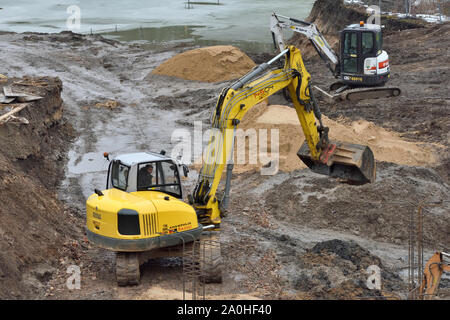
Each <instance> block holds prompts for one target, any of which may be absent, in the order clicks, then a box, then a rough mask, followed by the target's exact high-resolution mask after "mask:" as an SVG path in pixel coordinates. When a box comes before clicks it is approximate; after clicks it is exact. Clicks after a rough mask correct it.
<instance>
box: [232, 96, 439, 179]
mask: <svg viewBox="0 0 450 320" xmlns="http://www.w3.org/2000/svg"><path fill="white" fill-rule="evenodd" d="M323 122H324V125H325V126H328V127H329V128H330V133H329V135H330V139H331V140H339V141H343V142H351V143H357V144H362V145H368V146H369V147H370V148H371V149H372V151H373V152H374V155H375V159H376V160H377V161H388V162H393V163H398V164H404V165H409V166H426V165H428V164H434V163H436V162H437V161H438V159H436V156H435V152H432V150H433V149H435V148H441V147H442V146H439V145H437V144H423V143H417V142H411V141H406V140H404V139H403V138H402V137H401V136H400V134H398V133H396V132H391V131H388V130H386V129H384V128H381V127H378V126H376V125H375V124H373V123H372V122H368V121H365V120H359V121H355V122H350V121H348V120H346V119H344V118H342V119H339V120H337V121H334V120H331V119H329V118H327V117H325V116H323ZM239 128H240V129H243V130H248V129H256V134H257V135H258V141H259V132H260V131H259V129H269V130H268V131H267V140H268V148H267V152H268V153H269V155H270V152H271V149H270V144H271V142H270V136H271V134H270V130H271V129H278V130H279V159H280V165H279V169H280V170H283V171H292V170H296V169H302V168H306V166H305V165H304V164H303V163H302V162H301V161H300V159H299V158H298V157H297V151H298V149H299V148H300V146H301V145H302V143H303V141H304V140H305V137H304V135H303V132H302V129H301V126H300V123H299V121H298V118H297V113H296V112H295V109H293V108H290V107H288V106H282V105H271V106H268V105H267V104H265V105H264V104H263V105H260V106H259V107H254V108H253V109H251V110H250V111H249V112H248V113H247V114H246V115H245V117H244V118H243V120H242V122H241V125H240V126H239ZM245 139H246V146H245V150H246V155H245V156H246V159H249V157H248V150H249V147H248V140H250V139H248V138H245ZM258 148H259V142H258ZM258 152H259V151H258ZM236 159H237V158H236V152H235V161H236ZM246 162H247V163H248V161H246ZM235 163H236V164H235V172H237V173H239V172H243V171H248V170H252V169H258V168H260V167H261V166H262V165H264V164H265V163H262V162H260V161H259V159H258V163H257V164H243V165H242V164H238V163H237V162H235Z"/></svg>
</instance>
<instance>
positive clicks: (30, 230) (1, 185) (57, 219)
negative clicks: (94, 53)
mask: <svg viewBox="0 0 450 320" xmlns="http://www.w3.org/2000/svg"><path fill="white" fill-rule="evenodd" d="M17 80H19V79H9V80H8V82H7V83H6V84H5V85H12V86H13V89H14V91H15V92H17V91H21V92H26V93H29V94H36V95H39V96H41V97H43V99H42V100H38V101H35V102H33V103H32V104H31V105H30V106H28V107H27V108H25V109H23V110H21V111H20V112H19V113H18V114H16V115H18V116H20V117H23V118H25V119H27V120H28V124H24V123H21V122H15V121H8V122H6V123H3V124H0V150H2V152H1V153H0V203H1V204H2V205H1V209H0V213H1V214H0V297H1V298H3V299H11V298H30V297H34V298H36V297H39V295H40V294H41V293H42V290H43V289H44V287H45V284H46V282H47V281H48V280H49V278H50V277H51V276H52V274H53V273H54V272H55V265H56V264H57V263H58V260H57V257H58V252H59V250H60V249H61V248H62V247H63V244H64V242H65V240H66V237H69V235H70V234H72V232H71V230H72V229H71V227H70V226H71V225H72V223H73V220H72V218H71V216H70V215H69V213H68V210H67V209H66V208H65V207H64V205H63V204H62V203H61V202H59V201H58V199H57V197H56V196H55V186H56V184H57V181H58V180H59V179H60V177H61V175H62V174H63V170H64V167H63V166H62V165H61V164H62V162H61V161H63V160H64V150H65V148H66V145H67V143H66V142H67V140H68V139H69V137H70V136H69V135H70V132H71V127H70V126H68V125H65V124H64V121H63V120H62V100H61V96H60V93H61V90H62V84H61V81H60V80H59V79H57V78H40V79H38V80H39V82H40V83H42V85H41V86H39V87H32V86H23V85H20V86H19V85H14V84H13V82H15V81H17ZM21 80H30V79H21ZM2 90H3V88H2V86H0V91H2ZM3 107H4V108H9V106H8V105H6V106H3Z"/></svg>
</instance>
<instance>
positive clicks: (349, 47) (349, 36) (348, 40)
mask: <svg viewBox="0 0 450 320" xmlns="http://www.w3.org/2000/svg"><path fill="white" fill-rule="evenodd" d="M357 52H358V38H357V34H356V33H355V32H346V33H345V34H344V53H345V54H357Z"/></svg>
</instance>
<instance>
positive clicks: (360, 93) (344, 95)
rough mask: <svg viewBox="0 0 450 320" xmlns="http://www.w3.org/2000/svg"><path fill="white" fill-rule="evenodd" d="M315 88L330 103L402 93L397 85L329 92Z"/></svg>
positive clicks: (387, 96)
mask: <svg viewBox="0 0 450 320" xmlns="http://www.w3.org/2000/svg"><path fill="white" fill-rule="evenodd" d="M314 88H315V89H316V90H318V91H319V92H320V93H321V94H322V96H324V97H325V99H327V100H328V102H330V103H333V102H339V101H359V100H366V99H379V98H392V97H398V96H399V95H400V94H401V90H400V88H397V87H363V88H356V89H347V90H345V89H344V90H342V89H338V90H336V91H334V92H333V93H328V92H326V91H324V90H323V89H321V88H319V87H317V86H314Z"/></svg>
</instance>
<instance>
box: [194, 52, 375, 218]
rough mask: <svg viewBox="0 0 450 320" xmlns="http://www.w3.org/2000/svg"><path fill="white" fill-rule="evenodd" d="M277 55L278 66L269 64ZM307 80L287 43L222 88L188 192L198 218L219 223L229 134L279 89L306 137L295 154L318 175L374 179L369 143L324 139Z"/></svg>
mask: <svg viewBox="0 0 450 320" xmlns="http://www.w3.org/2000/svg"><path fill="white" fill-rule="evenodd" d="M283 57H284V58H285V64H284V67H283V68H281V69H271V68H272V65H273V64H274V63H275V62H276V61H278V60H280V59H282V58H283ZM310 80H311V76H310V74H309V73H308V72H307V71H306V69H305V66H304V63H303V59H302V56H301V53H300V50H298V49H297V48H295V47H294V46H289V47H288V48H286V49H284V50H283V51H282V52H281V53H280V54H279V55H278V56H277V57H275V58H274V59H272V60H271V61H269V62H267V63H263V64H261V65H259V66H258V67H256V68H254V69H253V70H252V71H250V72H249V73H248V74H247V75H245V76H244V77H242V78H241V79H239V80H238V81H236V82H235V83H233V84H232V85H231V86H229V87H227V88H225V89H224V90H223V91H222V93H221V95H220V97H219V99H218V102H217V104H216V107H215V110H214V113H213V115H212V119H211V120H212V130H211V136H210V139H209V142H208V145H207V147H206V149H205V153H204V155H203V161H204V165H203V167H202V168H201V170H200V173H199V177H198V181H197V184H196V186H195V188H194V192H193V195H192V204H193V205H194V208H195V209H196V211H197V213H199V217H200V223H202V224H205V223H208V224H210V223H212V224H215V225H218V224H220V212H222V211H224V210H226V209H227V205H228V193H229V190H230V183H231V173H232V170H233V161H232V159H233V150H234V141H235V133H236V128H237V127H238V125H239V123H240V121H241V119H242V118H243V117H244V115H245V114H246V113H247V112H248V111H249V110H250V109H251V108H252V107H253V106H255V105H257V104H258V103H259V102H262V101H263V100H265V99H267V98H268V97H269V96H270V95H272V94H274V93H276V92H278V91H280V90H283V89H285V88H287V89H288V91H289V94H290V96H291V99H292V103H293V105H294V108H295V110H296V112H297V116H298V120H299V122H300V125H301V128H302V130H303V133H304V135H305V138H306V139H305V140H306V141H305V143H304V144H303V145H302V147H301V148H300V150H299V152H298V156H299V158H300V159H301V160H302V161H303V162H304V163H305V164H306V165H307V166H308V167H309V168H311V170H313V171H314V172H317V173H320V174H325V175H329V176H333V177H340V178H345V179H348V180H352V181H355V182H357V183H367V182H373V181H374V179H375V160H374V157H373V153H372V151H371V150H370V148H369V147H367V146H361V145H356V144H350V143H345V142H338V141H337V142H330V141H329V140H328V128H327V127H325V126H324V125H323V124H322V120H321V113H320V110H319V108H318V106H317V103H316V100H315V98H314V95H313V91H312V88H311V84H310ZM225 167H226V168H227V174H226V185H225V192H224V195H223V197H222V198H221V199H219V198H218V197H217V195H216V194H217V189H218V186H219V183H220V181H221V177H222V173H223V171H224V169H225Z"/></svg>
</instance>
